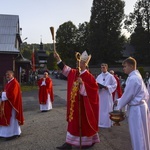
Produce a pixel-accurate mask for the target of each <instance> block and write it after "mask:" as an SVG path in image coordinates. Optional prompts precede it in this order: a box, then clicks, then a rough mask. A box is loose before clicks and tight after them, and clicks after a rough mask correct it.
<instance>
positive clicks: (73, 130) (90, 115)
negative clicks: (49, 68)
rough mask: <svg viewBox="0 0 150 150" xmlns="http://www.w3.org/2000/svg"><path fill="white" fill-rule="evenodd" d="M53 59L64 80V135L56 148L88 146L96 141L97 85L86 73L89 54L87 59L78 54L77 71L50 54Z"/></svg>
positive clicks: (97, 136)
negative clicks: (66, 124) (65, 113)
mask: <svg viewBox="0 0 150 150" xmlns="http://www.w3.org/2000/svg"><path fill="white" fill-rule="evenodd" d="M54 57H55V58H56V59H57V61H58V67H59V68H60V69H61V70H62V73H63V75H65V76H66V77H67V80H68V85H67V122H68V128H67V136H66V142H65V143H64V144H63V145H62V146H60V147H57V149H72V146H76V147H80V148H89V147H92V146H93V145H94V144H95V143H99V142H100V140H99V135H98V115H99V113H98V112H99V96H98V85H97V83H96V80H95V78H94V76H93V75H92V74H91V73H90V72H89V71H88V70H87V66H88V62H89V60H90V58H91V55H89V56H88V54H87V52H86V51H84V52H83V53H82V55H80V60H79V62H78V64H79V66H78V69H72V68H70V67H69V66H67V65H65V64H64V63H63V62H62V61H61V59H60V57H59V55H58V53H57V52H54Z"/></svg>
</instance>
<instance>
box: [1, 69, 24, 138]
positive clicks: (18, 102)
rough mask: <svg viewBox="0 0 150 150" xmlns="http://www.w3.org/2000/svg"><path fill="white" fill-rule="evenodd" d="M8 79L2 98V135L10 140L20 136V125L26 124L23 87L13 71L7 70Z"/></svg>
mask: <svg viewBox="0 0 150 150" xmlns="http://www.w3.org/2000/svg"><path fill="white" fill-rule="evenodd" d="M6 80H7V81H8V83H7V84H6V85H5V88H4V91H3V92H2V93H1V100H0V101H1V103H0V137H3V138H6V140H10V139H13V138H16V137H19V136H20V134H21V129H20V125H23V124H24V117H23V110H22V95H21V89H20V85H19V83H18V81H17V80H16V79H15V78H14V72H13V71H10V70H9V71H7V72H6Z"/></svg>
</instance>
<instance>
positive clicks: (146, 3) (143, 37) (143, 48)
mask: <svg viewBox="0 0 150 150" xmlns="http://www.w3.org/2000/svg"><path fill="white" fill-rule="evenodd" d="M124 23H125V28H126V29H127V30H128V31H129V32H130V33H131V37H130V43H131V44H132V45H133V46H134V47H135V58H136V59H137V61H139V62H142V63H147V64H148V63H150V60H149V59H148V58H149V57H150V29H149V28H150V25H149V23H150V0H138V1H137V2H136V4H135V7H134V11H133V13H130V14H129V16H126V19H125V22H124Z"/></svg>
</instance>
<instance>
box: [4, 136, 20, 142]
mask: <svg viewBox="0 0 150 150" xmlns="http://www.w3.org/2000/svg"><path fill="white" fill-rule="evenodd" d="M19 137H20V135H14V136H11V137H7V138H5V140H6V141H9V140H13V139H16V138H19Z"/></svg>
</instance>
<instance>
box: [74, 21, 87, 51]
mask: <svg viewBox="0 0 150 150" xmlns="http://www.w3.org/2000/svg"><path fill="white" fill-rule="evenodd" d="M88 41H89V23H88V22H84V23H80V24H79V26H78V29H77V35H76V46H77V49H78V51H79V52H80V53H82V52H83V51H84V50H86V51H89V44H88Z"/></svg>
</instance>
